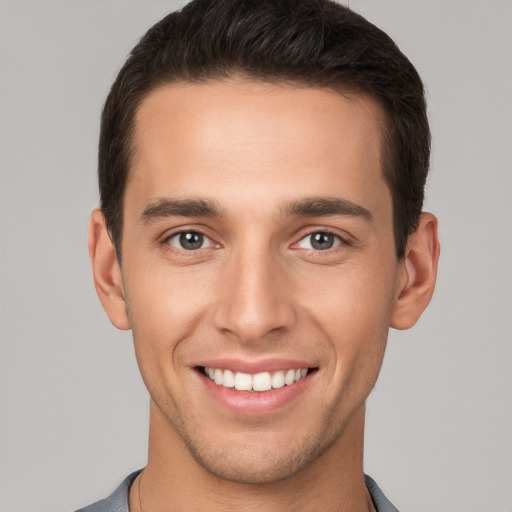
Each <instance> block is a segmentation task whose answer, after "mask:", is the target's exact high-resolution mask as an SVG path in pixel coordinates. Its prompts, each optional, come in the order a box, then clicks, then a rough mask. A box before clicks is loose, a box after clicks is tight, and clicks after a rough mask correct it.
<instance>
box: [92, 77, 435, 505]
mask: <svg viewBox="0 0 512 512" xmlns="http://www.w3.org/2000/svg"><path fill="white" fill-rule="evenodd" d="M381 126H382V114H381V110H380V108H379V106H378V105H377V104H376V103H375V101H373V100H372V99H371V98H368V97H365V96H362V95H349V96H345V95H341V94H338V93H335V92H332V91H328V90H325V89H324V90H321V89H313V88H299V87H294V86H291V85H279V86H278V85H270V84H256V83H251V82H242V81H237V80H231V81H222V82H221V81H217V82H210V83H207V84H201V85H193V84H173V85H167V86H162V87H160V88H158V89H156V90H155V91H153V92H152V93H150V94H149V96H148V97H147V98H146V99H145V100H144V101H143V102H142V104H141V106H140V108H139V111H138V113H137V117H136V124H135V127H136V130H135V143H134V158H133V162H132V169H131V175H130V179H129V181H128V186H127V189H126V193H125V198H124V229H123V241H122V254H123V267H122V269H121V268H120V267H119V265H118V264H117V260H116V256H115V251H114V248H113V246H112V244H111V242H110V239H109V237H108V233H107V231H106V228H105V222H104V219H103V215H102V213H101V212H100V211H98V210H96V211H95V212H93V214H92V217H91V230H90V252H91V258H92V261H93V270H94V274H95V283H96V288H97V290H98V294H99V297H100V299H101V301H102V303H103V306H104V307H105V310H106V312H107V314H108V315H109V318H110V320H111V321H112V323H113V324H114V325H115V326H116V327H118V328H120V329H132V331H133V337H134V344H135V350H136V355H137V361H138V364H139V367H140V371H141V373H142V376H143V379H144V381H145V383H146V386H147V388H148V390H149V393H150V396H151V409H150V410H151V420H150V447H149V458H148V465H147V468H146V469H145V471H144V473H143V479H142V481H141V480H140V479H139V480H137V482H136V485H134V486H133V487H132V491H131V493H130V507H131V510H138V509H139V498H140V499H141V501H142V504H143V507H144V509H145V510H153V511H159V510H167V509H168V508H166V507H168V504H169V503H172V504H173V507H174V509H176V510H240V509H243V510H253V509H254V510H268V511H272V510H276V511H277V510H337V511H341V510H347V511H349V510H350V511H356V510H357V511H360V510H371V507H372V505H371V500H369V497H368V494H367V491H366V488H365V486H364V480H363V468H362V455H363V434H364V404H365V400H366V398H367V396H368V394H369V392H370V391H371V389H372V388H373V386H374V384H375V381H376V379H377V376H378V373H379V370H380V367H381V363H382V358H383V355H384V350H385V346H386V339H387V333H388V329H389V327H390V326H393V327H396V328H399V329H405V328H409V327H411V326H412V325H413V324H414V323H415V322H416V321H417V319H418V318H419V316H420V315H421V313H422V311H423V310H424V308H425V307H426V306H427V304H428V302H429V300H430V298H431V295H432V292H433V288H434V283H435V275H436V268H437V258H438V255H439V244H438V241H437V221H436V219H435V218H434V217H433V216H432V215H430V214H423V216H422V218H421V221H420V226H419V228H418V230H417V232H416V233H415V234H414V235H413V236H411V238H410V240H409V244H408V246H407V250H406V256H405V257H404V259H403V260H401V261H397V257H396V253H395V245H394V240H393V227H392V201H391V195H390V192H389V189H388V187H387V185H386V183H385V181H384V178H383V174H382V169H381V163H380V155H381V139H382V133H381ZM312 198H314V199H315V200H316V203H315V204H317V203H318V200H324V202H325V200H328V201H330V203H329V204H332V203H333V202H336V201H337V203H336V204H339V203H342V204H343V205H345V206H346V205H347V204H348V205H349V206H350V207H351V208H352V209H351V210H350V211H348V212H347V211H346V208H345V211H343V212H339V211H338V213H337V214H333V212H332V211H329V212H328V214H326V213H325V211H324V212H323V213H322V212H320V211H316V212H311V211H309V212H305V208H302V209H301V208H297V207H295V208H293V207H292V206H293V205H295V206H296V205H297V204H300V205H303V204H304V203H305V202H306V203H307V204H308V205H309V206H311V204H313V203H314V202H313V203H312V201H311V199H312ZM198 199H199V200H201V201H203V203H201V204H204V203H205V202H209V204H210V203H212V204H213V205H214V206H215V207H216V208H217V210H218V212H217V213H218V214H219V215H217V216H211V215H210V214H209V213H208V212H205V211H197V210H198V209H197V208H196V209H195V211H191V210H190V209H189V211H187V212H184V211H183V208H182V203H181V213H182V214H181V215H176V207H175V205H176V201H182V202H183V201H191V200H195V201H197V200H198ZM163 201H167V202H169V201H173V203H172V205H173V208H172V211H171V209H170V208H167V209H166V211H164V212H163V213H162V208H161V209H160V210H158V208H155V206H157V207H158V206H159V205H160V206H161V205H162V202H163ZM354 206H356V208H355V209H354V208H353V207H354ZM310 210H311V208H310ZM317 210H318V209H317ZM331 210H332V208H331ZM338 210H339V208H338ZM155 211H159V215H156V214H155ZM144 212H146V215H144ZM148 212H149V213H148ZM361 212H366V213H364V214H362V213H361ZM170 213H173V215H170ZM183 213H186V215H184V214H183ZM210 213H211V212H210ZM183 232H185V233H187V232H195V233H201V234H202V235H203V237H204V238H203V240H204V243H203V246H202V247H201V248H200V249H197V250H186V249H184V248H183V247H182V246H180V237H179V233H183ZM314 233H330V234H331V235H333V238H332V240H333V241H334V244H333V247H331V248H327V249H324V250H315V249H313V248H312V246H311V238H310V237H311V235H312V234H314ZM219 359H222V360H225V359H228V361H234V360H236V361H243V362H245V363H247V362H249V363H262V362H263V363H262V364H263V365H264V364H268V362H269V361H273V360H275V359H280V360H289V359H293V360H297V361H301V362H303V363H304V365H305V366H308V367H309V368H314V371H313V372H312V374H310V375H309V376H308V378H307V380H306V381H305V385H304V386H303V388H302V389H301V392H300V393H298V394H297V396H295V397H294V398H293V399H292V400H289V401H287V402H286V403H285V404H284V405H282V406H280V407H276V408H274V409H271V410H270V411H264V412H261V413H255V414H245V413H239V412H236V411H233V410H232V409H229V408H227V407H225V406H224V405H223V404H221V403H219V402H218V401H217V400H215V399H214V398H212V396H211V395H210V394H209V393H208V392H207V391H206V387H205V385H204V380H205V377H204V376H202V375H201V373H200V372H199V371H198V369H197V365H198V364H200V362H202V361H211V360H214V361H215V360H219ZM228 366H229V364H228ZM240 393H245V392H240ZM139 485H140V491H141V494H140V496H139Z"/></svg>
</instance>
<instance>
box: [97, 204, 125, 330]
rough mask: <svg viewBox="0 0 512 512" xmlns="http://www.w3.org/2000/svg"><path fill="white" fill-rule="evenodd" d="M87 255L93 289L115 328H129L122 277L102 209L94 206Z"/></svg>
mask: <svg viewBox="0 0 512 512" xmlns="http://www.w3.org/2000/svg"><path fill="white" fill-rule="evenodd" d="M89 255H90V257H91V263H92V271H93V275H94V285H95V287H96V292H97V294H98V297H99V299H100V301H101V304H102V305H103V309H104V310H105V312H106V313H107V316H108V317H109V319H110V321H111V322H112V324H113V325H114V326H115V327H117V328H118V329H123V330H124V329H130V322H129V319H128V314H127V308H126V300H125V294H124V286H123V278H122V274H121V269H120V267H119V263H118V261H117V255H116V251H115V247H114V244H113V243H112V241H111V239H110V236H109V233H108V230H107V226H106V223H105V217H104V215H103V212H102V211H101V210H99V209H96V210H94V211H93V212H92V214H91V220H90V224H89Z"/></svg>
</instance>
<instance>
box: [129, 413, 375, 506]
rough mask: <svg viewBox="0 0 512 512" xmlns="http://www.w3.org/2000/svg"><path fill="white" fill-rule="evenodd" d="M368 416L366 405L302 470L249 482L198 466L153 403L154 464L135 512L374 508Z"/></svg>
mask: <svg viewBox="0 0 512 512" xmlns="http://www.w3.org/2000/svg"><path fill="white" fill-rule="evenodd" d="M364 416H365V410H364V406H363V407H361V408H360V409H359V410H358V411H357V412H356V413H355V414H354V416H353V417H352V419H351V420H350V422H349V423H348V425H347V426H346V428H345V430H344V431H343V433H342V435H341V436H340V437H339V438H338V439H337V440H336V441H335V443H334V444H333V445H332V446H331V447H329V448H328V449H327V450H326V451H325V452H324V453H323V454H322V455H320V456H319V457H318V458H317V459H316V460H315V461H314V462H313V463H311V464H310V465H309V466H308V467H307V468H305V469H304V470H302V471H300V472H299V473H297V474H295V475H293V476H291V477H289V478H286V479H284V480H280V481H278V482H273V483H265V484H246V483H239V482H233V481H228V480H225V479H222V478H219V477H218V476H216V475H214V474H212V473H210V472H209V471H208V470H206V469H204V468H203V467H202V466H201V465H200V464H198V463H197V462H196V461H195V460H194V459H193V458H192V456H191V454H190V452H189V450H188V449H187V448H186V446H184V444H183V442H182V440H181V438H180V437H179V436H178V434H177V433H176V432H175V431H174V429H172V428H171V427H170V425H169V423H168V421H167V419H166V418H165V417H164V416H163V415H162V414H161V412H160V411H159V410H158V408H157V407H156V405H155V404H154V403H151V415H150V437H149V454H148V464H147V466H146V468H145V469H144V471H143V473H142V475H139V477H138V479H137V480H136V481H135V483H134V485H132V488H131V490H130V496H129V505H130V511H132V512H138V511H139V510H140V509H141V505H142V509H143V511H145V512H147V511H152V512H160V511H167V510H171V509H172V510H178V511H179V510H187V511H202V510H222V511H236V510H244V511H247V512H252V511H261V510H265V511H267V512H274V511H275V512H278V511H279V512H281V511H282V510H294V511H297V512H298V511H306V510H336V511H340V512H354V511H358V512H359V511H366V510H368V511H372V510H374V509H373V506H372V501H371V498H370V496H369V494H368V491H367V489H366V485H365V482H364V473H363V438H364ZM141 477H142V479H141ZM139 491H140V495H139ZM170 504H171V505H170ZM141 512H142V511H141Z"/></svg>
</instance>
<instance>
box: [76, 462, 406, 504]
mask: <svg viewBox="0 0 512 512" xmlns="http://www.w3.org/2000/svg"><path fill="white" fill-rule="evenodd" d="M139 473H140V471H135V473H132V474H131V475H129V476H128V477H127V478H125V480H123V482H121V485H120V486H119V487H118V488H117V489H116V490H115V491H114V492H113V493H112V494H111V495H110V496H109V497H108V498H105V499H104V500H100V501H97V502H96V503H93V504H92V505H89V506H88V507H85V508H81V509H80V510H77V511H76V512H129V509H128V491H129V490H130V486H131V485H132V482H133V481H134V480H135V478H137V475H138V474H139ZM364 479H365V481H366V487H368V491H369V492H370V495H371V497H372V500H373V504H374V505H375V508H376V509H377V512H399V511H398V509H396V508H395V507H394V506H393V505H392V504H391V503H390V502H389V500H388V499H387V498H386V496H384V494H383V492H382V491H381V490H380V488H379V486H378V485H377V484H376V483H375V480H373V479H372V478H370V477H369V476H368V475H365V477H364Z"/></svg>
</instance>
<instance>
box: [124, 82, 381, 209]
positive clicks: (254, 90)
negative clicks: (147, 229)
mask: <svg viewBox="0 0 512 512" xmlns="http://www.w3.org/2000/svg"><path fill="white" fill-rule="evenodd" d="M383 126H384V122H383V115H382V112H381V109H380V107H379V106H378V104H377V103H376V101H374V100H373V99H372V98H370V97H368V96H365V95H362V94H346V95H345V94H340V93H338V92H335V91H332V90H328V89H320V88H312V87H297V86H293V85H275V84H266V83H264V84H262V83H254V82H243V81H237V80H230V81H213V82H208V83H204V84H189V83H176V84H168V85H164V86H161V87H159V88H157V89H155V90H154V91H152V92H151V93H150V94H149V95H148V96H147V97H146V98H145V99H144V100H143V101H142V103H141V105H140V107H139V109H138V111H137V114H136V118H135V125H134V144H133V148H132V149H133V160H132V162H133V164H132V168H131V177H130V181H129V184H128V187H127V194H126V197H125V199H128V197H129V196H133V197H135V196H137V199H138V200H139V201H147V200H150V199H154V198H156V197H158V196H162V195H163V196H165V195H170V196H177V197H186V196H191V195H199V196H202V197H204V196H205V195H209V194H213V195H214V196H215V197H216V198H219V196H220V199H222V195H223V194H225V196H226V198H229V199H230V200H231V199H233V197H234V196H236V195H237V194H238V195H244V196H245V200H246V201H249V200H251V197H252V198H253V199H254V200H255V201H256V200H261V197H262V196H264V195H266V194H268V193H269V192H270V191H272V193H274V194H275V193H277V192H278V191H279V192H281V193H282V194H286V195H288V196H290V197H289V198H290V199H295V197H293V196H294V195H298V196H300V195H304V194H306V192H307V191H308V190H309V195H333V194H335V195H342V196H343V197H345V198H346V199H349V200H351V201H353V202H356V203H358V204H362V205H363V206H366V205H365V203H366V202H371V201H372V200H373V199H378V198H379V195H380V196H382V192H383V191H384V196H387V197H388V198H389V193H388V192H389V191H388V189H387V186H386V184H385V182H384V178H383V174H382V165H381V152H382V139H383V136H382V134H383ZM219 184H222V185H223V186H222V187H219ZM372 196H373V197H372ZM258 198H259V199H258Z"/></svg>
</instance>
